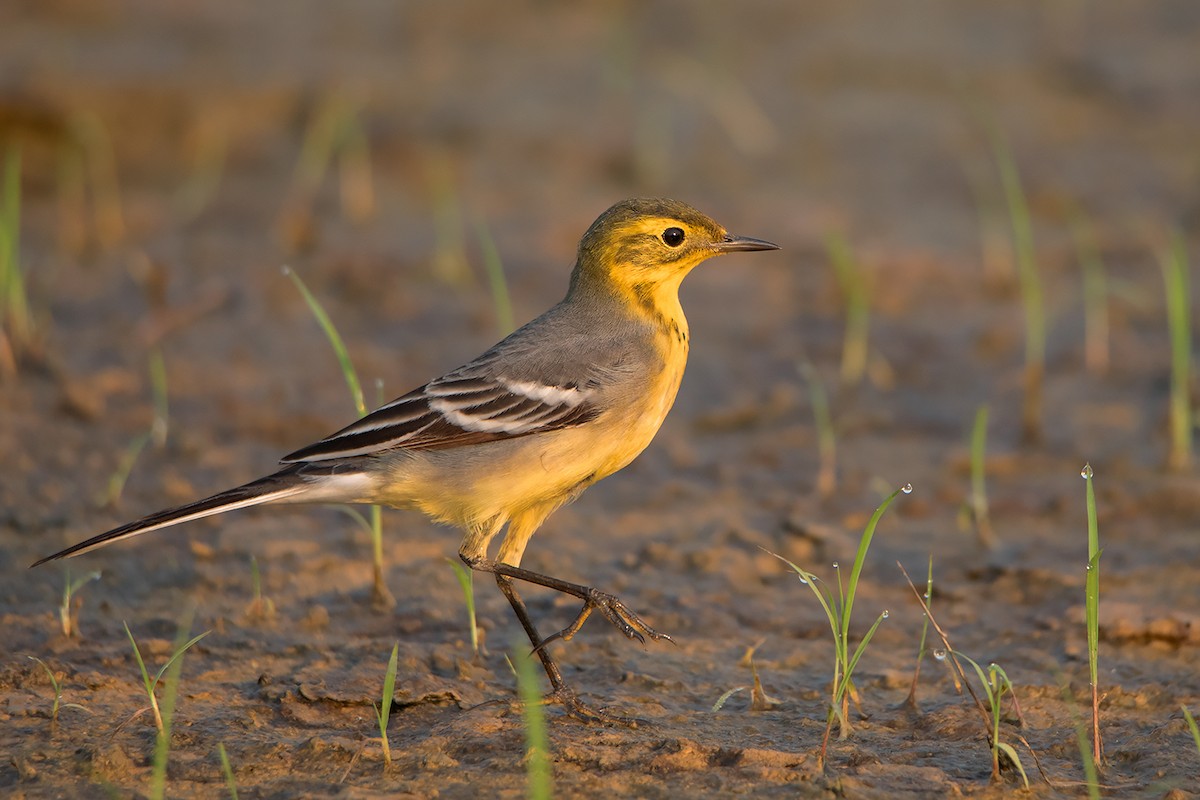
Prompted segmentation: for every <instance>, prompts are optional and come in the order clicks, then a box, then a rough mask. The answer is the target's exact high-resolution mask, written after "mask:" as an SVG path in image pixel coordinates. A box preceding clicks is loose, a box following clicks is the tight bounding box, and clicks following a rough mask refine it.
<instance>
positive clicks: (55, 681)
mask: <svg viewBox="0 0 1200 800" xmlns="http://www.w3.org/2000/svg"><path fill="white" fill-rule="evenodd" d="M27 658H28V659H29V660H30V661H36V662H37V663H39V664H41V666H42V669H43V670H44V671H45V672H46V677H47V678H49V679H50V685H51V686H52V687H53V688H54V703H53V705H52V706H51V707H50V730H51V731H53V730H54V729H55V728H56V727H58V712H59V710H61V709H64V708H74V709H76V710H78V711H85V712H87V713H89V714H90V713H92V712H91V711H88V709H86V708H84V707H83V706H81V705H79V704H78V703H64V702H63V701H62V693H63V689H62V682H61V681H60V680H59V678H58V675H56V674H55V673H54V670H52V669H50V667H48V666H46V662H45V661H42V660H41V659H40V658H38V657H37V656H27ZM1184 711H1185V713H1186V709H1185V710H1184Z"/></svg>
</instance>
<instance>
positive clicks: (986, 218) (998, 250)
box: [961, 157, 1013, 289]
mask: <svg viewBox="0 0 1200 800" xmlns="http://www.w3.org/2000/svg"><path fill="white" fill-rule="evenodd" d="M961 162H962V168H963V174H964V175H965V176H966V179H967V186H968V187H969V188H970V190H971V196H972V198H973V199H974V201H975V215H976V218H977V220H978V225H979V248H980V257H981V259H982V260H983V279H984V283H985V285H987V286H989V287H992V288H994V289H1006V288H1007V287H1009V286H1010V285H1012V282H1013V258H1012V244H1011V242H1010V241H1009V236H1008V233H1007V231H1006V229H1007V227H1008V225H1007V222H1006V221H1005V220H1004V218H1003V217H1004V212H1003V211H1002V210H1001V206H1002V205H1003V203H1002V202H1001V200H1000V199H999V198H998V197H997V196H996V190H995V186H994V184H993V182H992V181H991V179H990V176H989V175H988V170H987V169H985V168H983V167H981V166H979V165H978V164H977V161H976V160H975V159H973V158H967V157H963V158H961Z"/></svg>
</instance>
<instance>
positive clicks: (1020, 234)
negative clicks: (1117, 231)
mask: <svg viewBox="0 0 1200 800" xmlns="http://www.w3.org/2000/svg"><path fill="white" fill-rule="evenodd" d="M992 147H993V151H994V153H995V158H996V166H997V169H998V170H999V172H1000V184H1001V186H1002V187H1003V189H1004V199H1005V202H1006V204H1007V205H1008V216H1009V221H1010V223H1011V224H1012V236H1013V251H1014V252H1015V253H1016V257H1017V275H1018V277H1019V279H1020V284H1021V304H1022V306H1023V307H1024V309H1025V375H1024V384H1025V397H1024V401H1023V403H1022V405H1021V428H1022V431H1023V433H1024V435H1025V438H1026V439H1027V440H1029V441H1037V440H1038V439H1040V438H1041V435H1042V384H1043V381H1044V378H1045V373H1046V312H1045V308H1044V304H1043V300H1042V278H1041V275H1040V274H1039V273H1038V265H1037V259H1036V258H1035V256H1034V248H1033V223H1032V222H1031V220H1030V217H1029V204H1028V203H1027V202H1026V199H1025V192H1024V190H1023V189H1022V187H1021V176H1020V174H1019V173H1018V172H1017V167H1016V164H1015V163H1014V162H1013V157H1012V153H1011V152H1010V150H1009V148H1008V145H1007V143H1006V142H1005V141H1004V139H1003V137H1002V136H1001V135H1000V134H999V132H995V131H994V132H993V135H992Z"/></svg>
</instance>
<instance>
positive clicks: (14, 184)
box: [0, 149, 34, 372]
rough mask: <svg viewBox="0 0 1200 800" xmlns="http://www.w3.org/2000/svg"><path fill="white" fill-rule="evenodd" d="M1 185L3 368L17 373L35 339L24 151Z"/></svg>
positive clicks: (11, 160) (10, 159)
mask: <svg viewBox="0 0 1200 800" xmlns="http://www.w3.org/2000/svg"><path fill="white" fill-rule="evenodd" d="M0 180H2V181H3V185H2V186H0V351H3V352H0V368H3V371H5V372H15V371H16V364H17V358H18V357H19V356H20V355H21V354H22V353H24V352H25V351H26V350H27V349H28V348H29V346H30V345H31V344H32V342H33V338H34V326H33V315H32V314H31V313H30V311H29V299H28V297H27V296H26V293H25V276H24V273H23V272H22V271H21V153H20V151H19V150H16V149H10V150H9V151H8V153H7V154H6V155H5V158H4V175H3V177H2V179H0Z"/></svg>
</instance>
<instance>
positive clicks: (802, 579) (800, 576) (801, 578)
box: [796, 575, 808, 586]
mask: <svg viewBox="0 0 1200 800" xmlns="http://www.w3.org/2000/svg"><path fill="white" fill-rule="evenodd" d="M796 577H797V578H799V579H800V582H801V583H803V584H804V585H805V586H808V581H806V580H804V576H803V575H797V576H796Z"/></svg>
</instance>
